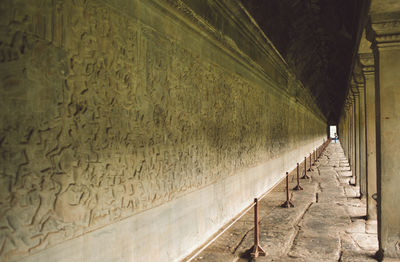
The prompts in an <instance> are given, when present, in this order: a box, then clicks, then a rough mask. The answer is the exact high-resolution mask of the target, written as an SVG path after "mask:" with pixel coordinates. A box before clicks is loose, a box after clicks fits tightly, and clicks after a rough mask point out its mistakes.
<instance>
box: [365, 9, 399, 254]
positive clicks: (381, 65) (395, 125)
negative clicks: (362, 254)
mask: <svg viewBox="0 0 400 262" xmlns="http://www.w3.org/2000/svg"><path fill="white" fill-rule="evenodd" d="M395 16H396V15H395ZM395 16H394V17H395ZM397 16H399V17H397V18H396V19H394V17H393V16H390V17H389V18H387V19H383V20H379V21H377V20H376V19H374V17H372V19H371V21H372V25H371V27H372V31H371V32H372V34H373V44H372V46H373V51H374V56H375V70H376V71H375V78H376V81H375V82H376V86H375V90H376V92H375V96H376V137H377V141H376V156H377V178H378V184H377V186H378V239H379V252H378V255H380V256H381V257H390V258H400V208H399V203H400V15H397ZM377 17H379V16H377Z"/></svg>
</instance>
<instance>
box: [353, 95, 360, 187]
mask: <svg viewBox="0 0 400 262" xmlns="http://www.w3.org/2000/svg"><path fill="white" fill-rule="evenodd" d="M355 90H356V91H355V93H354V96H355V104H354V132H355V135H354V139H355V141H354V142H355V143H354V146H355V161H354V169H355V173H356V182H355V183H356V186H357V187H360V94H359V92H358V89H357V87H356V89H355Z"/></svg>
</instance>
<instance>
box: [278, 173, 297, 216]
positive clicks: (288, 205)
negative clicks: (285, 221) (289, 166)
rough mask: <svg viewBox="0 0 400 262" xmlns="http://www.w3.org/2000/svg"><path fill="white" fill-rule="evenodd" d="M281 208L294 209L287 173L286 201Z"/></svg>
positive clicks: (287, 174)
mask: <svg viewBox="0 0 400 262" xmlns="http://www.w3.org/2000/svg"><path fill="white" fill-rule="evenodd" d="M281 207H286V208H289V207H294V205H293V204H292V202H290V193H289V173H288V172H286V201H285V203H283V204H282V205H281Z"/></svg>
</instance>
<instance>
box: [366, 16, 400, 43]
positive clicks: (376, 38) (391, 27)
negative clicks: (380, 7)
mask: <svg viewBox="0 0 400 262" xmlns="http://www.w3.org/2000/svg"><path fill="white" fill-rule="evenodd" d="M368 29H369V33H368V35H369V38H370V40H372V43H373V44H372V47H373V48H374V49H375V48H378V49H379V48H395V49H397V48H400V19H395V20H383V21H375V22H374V21H373V20H372V21H371V22H370V24H369V26H368Z"/></svg>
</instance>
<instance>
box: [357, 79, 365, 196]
mask: <svg viewBox="0 0 400 262" xmlns="http://www.w3.org/2000/svg"><path fill="white" fill-rule="evenodd" d="M357 86H358V92H359V99H360V103H359V106H360V107H359V120H360V125H359V129H360V130H359V141H358V144H359V154H360V164H359V167H360V169H359V171H360V172H359V175H360V177H359V180H360V194H361V196H362V197H365V196H366V195H367V175H366V151H365V146H366V141H365V88H364V82H362V83H358V82H357Z"/></svg>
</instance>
